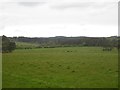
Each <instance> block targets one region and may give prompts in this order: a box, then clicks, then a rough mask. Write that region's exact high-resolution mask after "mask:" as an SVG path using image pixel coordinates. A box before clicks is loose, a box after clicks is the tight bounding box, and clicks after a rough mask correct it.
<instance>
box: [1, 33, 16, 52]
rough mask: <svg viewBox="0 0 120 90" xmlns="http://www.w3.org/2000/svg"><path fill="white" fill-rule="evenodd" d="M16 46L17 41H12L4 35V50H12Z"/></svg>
mask: <svg viewBox="0 0 120 90" xmlns="http://www.w3.org/2000/svg"><path fill="white" fill-rule="evenodd" d="M15 48H16V44H15V42H11V41H10V40H9V39H8V38H7V37H6V36H4V35H3V36H2V52H3V53H6V52H12V51H13V50H14V49H15Z"/></svg>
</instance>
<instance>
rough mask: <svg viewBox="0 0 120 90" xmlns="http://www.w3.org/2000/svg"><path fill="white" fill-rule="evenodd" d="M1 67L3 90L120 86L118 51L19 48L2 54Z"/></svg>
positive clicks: (79, 48)
mask: <svg viewBox="0 0 120 90" xmlns="http://www.w3.org/2000/svg"><path fill="white" fill-rule="evenodd" d="M2 66H3V67H2V68H3V80H2V86H3V88H117V87H118V52H117V49H113V50H112V51H102V48H100V47H63V48H40V49H17V50H15V51H13V52H12V53H4V54H3V55H2Z"/></svg>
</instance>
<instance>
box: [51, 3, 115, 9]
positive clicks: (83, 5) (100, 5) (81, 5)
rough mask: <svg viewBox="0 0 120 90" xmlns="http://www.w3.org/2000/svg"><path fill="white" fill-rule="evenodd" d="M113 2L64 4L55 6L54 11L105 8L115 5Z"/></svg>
mask: <svg viewBox="0 0 120 90" xmlns="http://www.w3.org/2000/svg"><path fill="white" fill-rule="evenodd" d="M113 4H115V3H113V2H104V3H103V2H81V3H80V2H79V3H63V4H59V5H53V6H51V8H53V9H69V8H90V7H91V8H104V7H108V6H110V5H113Z"/></svg>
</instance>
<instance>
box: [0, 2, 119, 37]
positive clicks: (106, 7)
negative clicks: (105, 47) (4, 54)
mask: <svg viewBox="0 0 120 90" xmlns="http://www.w3.org/2000/svg"><path fill="white" fill-rule="evenodd" d="M0 35H6V36H26V37H53V36H90V37H106V36H114V35H118V0H0Z"/></svg>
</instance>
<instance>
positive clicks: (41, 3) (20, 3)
mask: <svg viewBox="0 0 120 90" xmlns="http://www.w3.org/2000/svg"><path fill="white" fill-rule="evenodd" d="M45 3H46V2H18V4H19V5H22V6H28V7H31V6H38V5H43V4H45Z"/></svg>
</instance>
